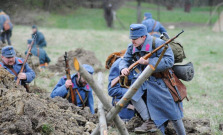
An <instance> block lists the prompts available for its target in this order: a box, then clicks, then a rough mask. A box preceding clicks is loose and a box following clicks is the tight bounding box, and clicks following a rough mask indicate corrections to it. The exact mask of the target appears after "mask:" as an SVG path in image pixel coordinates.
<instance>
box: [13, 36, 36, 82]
mask: <svg viewBox="0 0 223 135" xmlns="http://www.w3.org/2000/svg"><path fill="white" fill-rule="evenodd" d="M35 39H36V34H35V35H34V37H33V41H32V42H31V45H30V47H29V49H28V51H27V54H26V58H25V60H24V62H23V64H22V67H21V69H20V71H19V74H20V73H22V72H23V70H24V68H25V66H26V62H27V60H28V58H29V55H30V54H31V50H32V47H33V44H34V41H35ZM19 83H20V79H19V78H17V80H16V84H17V85H19Z"/></svg>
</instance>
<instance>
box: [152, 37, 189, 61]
mask: <svg viewBox="0 0 223 135" xmlns="http://www.w3.org/2000/svg"><path fill="white" fill-rule="evenodd" d="M155 39H156V37H153V42H152V48H153V50H154V49H155V48H156V47H155ZM160 39H162V40H164V41H167V40H168V39H167V38H166V37H165V36H161V37H160ZM169 45H170V47H171V49H172V51H173V54H174V60H175V61H174V63H181V62H182V61H183V59H185V58H186V56H185V53H184V48H183V46H182V45H181V43H179V42H176V41H172V42H170V43H169Z"/></svg>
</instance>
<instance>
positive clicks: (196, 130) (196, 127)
mask: <svg viewBox="0 0 223 135" xmlns="http://www.w3.org/2000/svg"><path fill="white" fill-rule="evenodd" d="M142 123H143V121H142V120H141V118H140V117H138V116H136V117H133V118H132V119H131V120H130V121H129V122H128V123H127V124H126V127H127V129H128V130H129V131H134V129H135V128H136V127H139V126H140V125H141V124H142ZM183 123H184V126H185V129H186V134H187V135H212V133H211V128H210V121H209V120H208V119H190V118H184V119H183ZM165 134H166V135H177V134H176V132H175V130H174V128H173V126H172V123H171V122H170V123H169V124H168V126H167V128H166V131H165ZM148 135H159V132H156V133H149V134H148Z"/></svg>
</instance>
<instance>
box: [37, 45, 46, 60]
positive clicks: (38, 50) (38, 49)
mask: <svg viewBox="0 0 223 135" xmlns="http://www.w3.org/2000/svg"><path fill="white" fill-rule="evenodd" d="M37 56H38V57H39V48H37ZM44 64H45V63H44Z"/></svg>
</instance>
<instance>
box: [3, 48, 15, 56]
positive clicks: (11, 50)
mask: <svg viewBox="0 0 223 135" xmlns="http://www.w3.org/2000/svg"><path fill="white" fill-rule="evenodd" d="M15 55H16V52H15V50H14V48H13V47H12V46H5V47H3V48H2V56H4V57H7V58H9V57H14V56H15Z"/></svg>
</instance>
